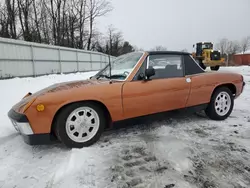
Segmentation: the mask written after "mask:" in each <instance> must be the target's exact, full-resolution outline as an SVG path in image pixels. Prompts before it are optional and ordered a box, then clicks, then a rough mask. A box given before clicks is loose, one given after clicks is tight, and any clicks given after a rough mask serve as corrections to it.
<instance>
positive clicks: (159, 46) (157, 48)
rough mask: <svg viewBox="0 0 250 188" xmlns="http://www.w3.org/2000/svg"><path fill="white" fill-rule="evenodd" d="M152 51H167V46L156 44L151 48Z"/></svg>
mask: <svg viewBox="0 0 250 188" xmlns="http://www.w3.org/2000/svg"><path fill="white" fill-rule="evenodd" d="M151 50H152V51H166V50H167V48H166V47H164V46H161V45H158V46H155V47H154V48H152V49H151Z"/></svg>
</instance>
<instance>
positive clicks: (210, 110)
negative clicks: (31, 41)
mask: <svg viewBox="0 0 250 188" xmlns="http://www.w3.org/2000/svg"><path fill="white" fill-rule="evenodd" d="M233 106H234V98H233V94H232V92H231V90H230V89H229V88H227V87H221V88H218V89H216V90H215V92H214V93H213V95H212V98H211V101H210V103H209V105H208V107H207V109H206V110H205V112H206V115H207V116H208V117H209V118H210V119H213V120H225V119H226V118H228V116H229V115H230V114H231V112H232V110H233Z"/></svg>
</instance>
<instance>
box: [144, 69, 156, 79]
mask: <svg viewBox="0 0 250 188" xmlns="http://www.w3.org/2000/svg"><path fill="white" fill-rule="evenodd" d="M154 75H155V69H154V68H153V67H149V68H148V69H146V71H145V76H146V78H147V79H149V78H150V77H151V76H154Z"/></svg>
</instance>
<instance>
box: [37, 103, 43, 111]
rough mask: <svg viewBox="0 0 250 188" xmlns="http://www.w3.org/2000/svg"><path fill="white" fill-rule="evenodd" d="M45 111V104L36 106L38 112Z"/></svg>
mask: <svg viewBox="0 0 250 188" xmlns="http://www.w3.org/2000/svg"><path fill="white" fill-rule="evenodd" d="M44 109H45V106H44V105H43V104H38V105H37V106H36V110H37V111H38V112H42V111H44Z"/></svg>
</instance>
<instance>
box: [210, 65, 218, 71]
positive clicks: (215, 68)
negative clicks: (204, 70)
mask: <svg viewBox="0 0 250 188" xmlns="http://www.w3.org/2000/svg"><path fill="white" fill-rule="evenodd" d="M210 69H211V70H213V71H218V70H219V69H220V66H219V65H216V66H214V67H210Z"/></svg>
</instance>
